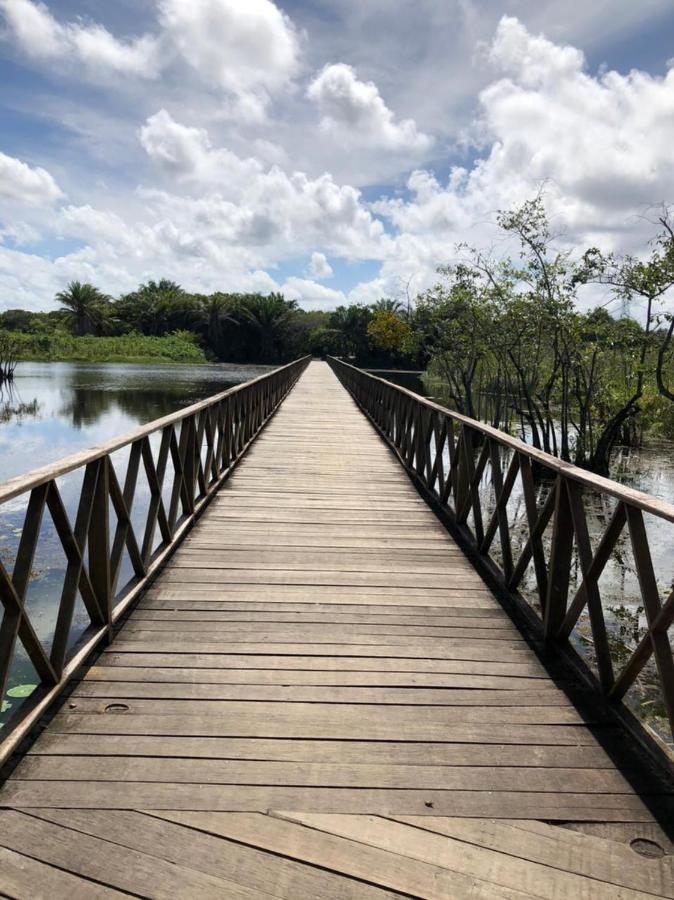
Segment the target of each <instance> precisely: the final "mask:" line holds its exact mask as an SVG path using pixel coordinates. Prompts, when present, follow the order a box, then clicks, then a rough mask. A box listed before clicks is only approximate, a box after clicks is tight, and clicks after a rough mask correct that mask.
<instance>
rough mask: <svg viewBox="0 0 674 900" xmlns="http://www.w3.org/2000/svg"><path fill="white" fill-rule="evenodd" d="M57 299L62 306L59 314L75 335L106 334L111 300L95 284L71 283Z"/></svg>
mask: <svg viewBox="0 0 674 900" xmlns="http://www.w3.org/2000/svg"><path fill="white" fill-rule="evenodd" d="M56 299H57V300H58V302H59V303H60V304H61V309H60V310H59V312H61V313H62V315H63V319H64V321H65V322H66V323H67V324H68V325H69V326H70V330H71V331H72V333H73V334H75V335H77V336H78V337H82V336H84V335H85V334H94V335H102V334H105V333H106V330H107V324H108V319H109V316H110V312H109V307H110V298H109V297H108V296H107V295H106V294H103V293H102V292H101V291H99V290H98V288H96V287H94V286H93V284H87V283H83V282H81V281H71V282H70V284H69V285H68V287H67V288H66V289H65V290H64V291H59V293H58V294H57V295H56Z"/></svg>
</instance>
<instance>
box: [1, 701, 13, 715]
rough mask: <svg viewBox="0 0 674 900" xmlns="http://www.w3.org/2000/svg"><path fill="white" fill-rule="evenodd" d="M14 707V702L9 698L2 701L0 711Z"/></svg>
mask: <svg viewBox="0 0 674 900" xmlns="http://www.w3.org/2000/svg"><path fill="white" fill-rule="evenodd" d="M11 708H12V704H11V703H9V702H8V701H7V700H3V701H2V706H1V707H0V712H7V710H8V709H11Z"/></svg>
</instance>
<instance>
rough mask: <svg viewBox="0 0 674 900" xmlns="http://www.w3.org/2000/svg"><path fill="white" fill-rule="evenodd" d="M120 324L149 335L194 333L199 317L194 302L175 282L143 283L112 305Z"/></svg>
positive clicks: (197, 308) (161, 280)
mask: <svg viewBox="0 0 674 900" xmlns="http://www.w3.org/2000/svg"><path fill="white" fill-rule="evenodd" d="M115 312H116V315H117V317H118V318H119V320H120V322H121V323H123V324H124V325H126V326H127V328H130V329H132V330H134V331H140V332H142V334H147V335H151V336H161V335H164V334H171V333H172V332H173V331H180V330H181V329H184V330H188V331H191V330H194V328H195V326H196V324H197V323H198V321H199V318H200V314H201V313H200V309H199V304H198V301H197V299H196V298H195V297H193V296H192V295H191V294H188V293H187V291H185V290H183V288H181V287H180V285H179V284H176V282H175V281H170V280H169V279H168V278H161V279H160V280H159V281H147V282H145V283H144V284H141V285H140V286H139V287H138V289H137V290H135V291H133V292H132V293H130V294H126V295H125V296H124V297H120V299H119V300H118V301H117V303H116V304H115Z"/></svg>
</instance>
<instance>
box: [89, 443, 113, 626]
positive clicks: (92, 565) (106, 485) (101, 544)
mask: <svg viewBox="0 0 674 900" xmlns="http://www.w3.org/2000/svg"><path fill="white" fill-rule="evenodd" d="M109 464H110V462H109V457H107V456H103V457H101V459H100V460H99V462H98V477H97V478H96V489H95V491H94V501H93V504H92V509H91V521H90V523H89V533H88V539H87V546H88V548H89V580H90V581H91V586H92V587H93V589H94V593H95V594H96V598H97V600H98V605H99V607H100V610H101V614H102V615H103V619H104V621H105V623H106V625H107V626H108V641H110V640H112V582H111V575H110V473H109V470H108V467H109Z"/></svg>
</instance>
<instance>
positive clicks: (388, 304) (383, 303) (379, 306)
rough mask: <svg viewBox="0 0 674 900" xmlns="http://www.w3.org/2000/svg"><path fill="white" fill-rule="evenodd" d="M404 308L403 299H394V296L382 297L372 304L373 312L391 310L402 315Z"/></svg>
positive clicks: (390, 311)
mask: <svg viewBox="0 0 674 900" xmlns="http://www.w3.org/2000/svg"><path fill="white" fill-rule="evenodd" d="M404 309H405V305H404V303H403V302H402V300H394V299H393V298H392V297H381V298H380V299H379V300H375V302H374V303H373V304H372V310H373V312H389V313H394V314H395V315H400V313H401V312H402V311H403V310H404Z"/></svg>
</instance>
